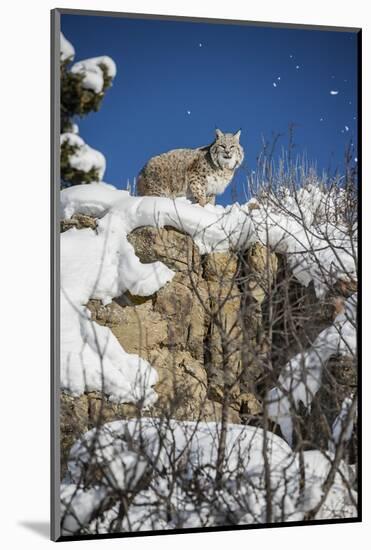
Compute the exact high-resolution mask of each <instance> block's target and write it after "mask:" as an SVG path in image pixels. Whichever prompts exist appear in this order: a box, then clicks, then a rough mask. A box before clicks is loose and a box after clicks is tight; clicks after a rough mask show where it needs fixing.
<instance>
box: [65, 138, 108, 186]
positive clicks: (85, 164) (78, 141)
mask: <svg viewBox="0 0 371 550" xmlns="http://www.w3.org/2000/svg"><path fill="white" fill-rule="evenodd" d="M60 140H61V145H63V144H64V143H67V144H68V145H70V146H72V147H76V151H75V152H74V153H73V154H72V155H70V156H69V157H68V162H69V163H70V165H71V167H72V168H75V169H76V170H81V171H82V172H90V170H92V169H95V170H97V171H98V177H99V179H100V180H101V179H102V178H103V176H104V172H105V170H106V159H105V157H104V155H103V154H102V153H101V152H100V151H97V150H96V149H93V148H92V147H90V146H89V145H87V143H85V141H84V140H83V139H82V138H81V137H80V136H79V135H77V134H76V133H73V132H66V133H64V134H61V137H60Z"/></svg>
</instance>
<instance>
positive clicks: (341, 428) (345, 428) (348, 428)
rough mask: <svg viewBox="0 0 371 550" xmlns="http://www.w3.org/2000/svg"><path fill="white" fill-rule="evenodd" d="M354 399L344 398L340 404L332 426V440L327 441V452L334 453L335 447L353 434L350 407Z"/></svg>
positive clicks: (352, 418) (352, 417) (352, 419)
mask: <svg viewBox="0 0 371 550" xmlns="http://www.w3.org/2000/svg"><path fill="white" fill-rule="evenodd" d="M353 400H354V397H353V396H351V397H346V398H345V399H344V401H343V402H342V404H341V409H340V412H339V414H338V416H337V417H336V418H335V420H334V422H333V424H332V434H331V435H332V438H331V441H329V450H330V451H332V452H333V453H335V450H336V445H337V444H338V443H339V442H340V439H342V441H349V439H350V438H351V435H352V432H353V425H354V420H355V418H354V416H355V413H353V416H351V414H352V412H351V407H352V404H353Z"/></svg>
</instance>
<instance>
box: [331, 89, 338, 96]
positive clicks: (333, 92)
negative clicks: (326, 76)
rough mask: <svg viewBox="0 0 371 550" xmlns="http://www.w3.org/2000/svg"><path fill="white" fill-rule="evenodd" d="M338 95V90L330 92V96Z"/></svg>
mask: <svg viewBox="0 0 371 550" xmlns="http://www.w3.org/2000/svg"><path fill="white" fill-rule="evenodd" d="M338 93H339V90H331V91H330V94H331V95H338Z"/></svg>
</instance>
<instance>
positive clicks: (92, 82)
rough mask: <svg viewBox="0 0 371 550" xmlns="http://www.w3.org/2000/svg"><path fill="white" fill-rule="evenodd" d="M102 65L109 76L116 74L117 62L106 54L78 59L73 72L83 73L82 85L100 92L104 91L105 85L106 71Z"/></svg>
mask: <svg viewBox="0 0 371 550" xmlns="http://www.w3.org/2000/svg"><path fill="white" fill-rule="evenodd" d="M102 67H104V69H105V70H106V72H107V75H108V77H109V78H114V77H115V76H116V65H115V62H114V61H113V59H111V58H110V57H108V56H105V55H104V56H100V57H92V58H90V59H84V60H83V61H78V62H77V63H74V65H72V67H71V72H72V73H75V74H81V75H83V76H84V78H83V80H82V86H83V87H84V88H86V89H88V90H92V91H93V92H95V93H96V94H98V93H101V92H102V91H103V87H104V72H103V68H102Z"/></svg>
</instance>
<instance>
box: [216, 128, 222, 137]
mask: <svg viewBox="0 0 371 550" xmlns="http://www.w3.org/2000/svg"><path fill="white" fill-rule="evenodd" d="M215 135H216V137H217V139H220V138H221V137H222V136H223V132H222V131H221V130H219V128H217V129H216V130H215Z"/></svg>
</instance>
